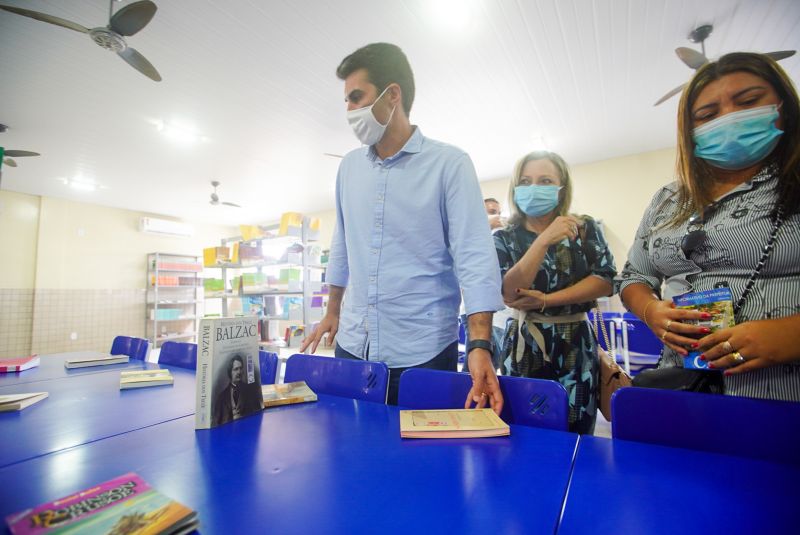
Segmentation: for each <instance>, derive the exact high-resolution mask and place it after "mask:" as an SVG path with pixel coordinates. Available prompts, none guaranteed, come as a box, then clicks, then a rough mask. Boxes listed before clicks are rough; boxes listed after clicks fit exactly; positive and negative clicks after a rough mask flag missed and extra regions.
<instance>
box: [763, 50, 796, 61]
mask: <svg viewBox="0 0 800 535" xmlns="http://www.w3.org/2000/svg"><path fill="white" fill-rule="evenodd" d="M796 53H797V50H779V51H777V52H766V53H765V54H764V55H765V56H769V57H771V58H772V59H774V60H775V61H780V60H782V59H786V58H790V57H792V56H794V55H795V54H796Z"/></svg>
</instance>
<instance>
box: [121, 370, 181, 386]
mask: <svg viewBox="0 0 800 535" xmlns="http://www.w3.org/2000/svg"><path fill="white" fill-rule="evenodd" d="M172 383H173V378H172V374H171V373H170V371H169V370H132V371H124V372H120V375H119V388H120V390H126V389H128V388H145V387H148V386H160V385H171V384H172Z"/></svg>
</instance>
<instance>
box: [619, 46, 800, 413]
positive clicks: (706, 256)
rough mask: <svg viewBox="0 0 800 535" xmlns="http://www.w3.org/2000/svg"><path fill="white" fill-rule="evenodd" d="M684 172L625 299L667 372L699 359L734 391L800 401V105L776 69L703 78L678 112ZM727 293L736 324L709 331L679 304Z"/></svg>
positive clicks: (623, 291) (651, 215)
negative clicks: (658, 343) (693, 355)
mask: <svg viewBox="0 0 800 535" xmlns="http://www.w3.org/2000/svg"><path fill="white" fill-rule="evenodd" d="M677 174H678V180H677V181H676V182H674V183H672V184H669V185H667V186H665V187H663V188H661V190H659V191H658V192H657V193H656V195H655V197H653V200H652V201H651V203H650V206H649V207H648V208H647V211H646V212H645V214H644V217H643V218H642V221H641V224H640V226H639V229H638V231H637V234H636V238H635V242H634V244H633V246H632V247H631V250H630V252H629V255H628V262H627V263H626V265H625V268H624V269H623V270H622V273H621V274H620V276H619V277H618V278H617V280H616V281H615V284H616V288H617V290H618V291H619V292H620V295H621V297H622V300H623V303H624V304H625V306H626V307H627V308H628V309H629V310H631V311H632V312H633V313H635V314H636V315H637V316H639V317H640V318H641V319H642V320H643V321H644V322H645V323H646V324H647V325H648V326H649V327H650V329H651V330H652V331H653V332H654V333H655V334H656V336H658V337H659V338H661V340H662V341H663V342H664V345H665V348H664V351H663V352H662V355H661V360H660V362H659V366H660V367H674V366H683V356H685V355H686V354H687V350H692V351H701V352H703V354H702V355H701V357H700V358H701V359H702V360H705V361H707V362H708V365H709V367H710V368H712V369H719V370H724V382H725V391H726V393H727V394H731V395H741V396H749V397H760V398H771V399H783V400H794V401H800V345H799V344H798V343H797V340H798V334H797V333H798V332H800V233H799V232H798V231H799V230H800V104H799V103H798V97H797V93H796V91H795V89H794V87H793V85H792V82H791V81H790V80H789V78H788V77H787V75H786V73H785V72H784V71H783V69H781V67H780V66H778V64H777V63H776V62H775V61H773V60H772V59H770V58H769V57H767V56H764V55H762V54H753V53H733V54H727V55H725V56H723V57H721V58H720V59H719V60H718V61H716V62H711V63H708V64H706V65H704V66H703V67H701V68H700V69H699V70H698V71H697V73H696V74H695V76H694V78H692V80H691V82H690V83H689V84H688V85H687V87H686V89H685V90H684V92H683V95H682V97H681V101H680V104H679V106H678V163H677ZM662 284H663V286H664V295H663V296H662V295H661V288H662ZM720 287H729V288H730V290H731V294H732V297H733V304H734V310H735V320H736V325H735V326H734V327H730V328H724V329H720V330H718V331H716V332H714V333H712V334H709V329H708V328H705V327H701V326H699V325H696V324H692V323H691V322H692V321H695V320H699V319H702V318H701V315H702V313H701V312H699V311H690V310H682V309H676V308H675V307H674V305H673V303H672V298H673V297H675V296H679V295H682V294H685V293H687V292H700V291H705V290H711V289H714V288H720ZM695 323H696V321H695Z"/></svg>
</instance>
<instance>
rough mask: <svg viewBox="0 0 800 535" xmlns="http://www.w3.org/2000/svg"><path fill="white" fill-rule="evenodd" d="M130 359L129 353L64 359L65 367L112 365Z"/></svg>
mask: <svg viewBox="0 0 800 535" xmlns="http://www.w3.org/2000/svg"><path fill="white" fill-rule="evenodd" d="M129 360H130V357H128V355H101V356H99V357H87V358H79V359H69V360H65V361H64V367H65V368H69V369H72V368H89V367H91V366H110V365H111V364H124V363H126V362H128V361H129Z"/></svg>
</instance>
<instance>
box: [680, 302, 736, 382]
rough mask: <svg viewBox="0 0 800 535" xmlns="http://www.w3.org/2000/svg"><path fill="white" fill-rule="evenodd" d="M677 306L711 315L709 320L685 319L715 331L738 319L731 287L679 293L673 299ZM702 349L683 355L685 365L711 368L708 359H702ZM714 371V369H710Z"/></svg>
mask: <svg viewBox="0 0 800 535" xmlns="http://www.w3.org/2000/svg"><path fill="white" fill-rule="evenodd" d="M672 302H673V303H674V305H675V308H681V309H688V310H699V311H700V312H706V313H708V314H709V315H710V316H711V317H710V318H709V319H707V320H684V322H685V323H690V324H693V325H699V326H701V327H706V328H708V329H710V330H711V332H712V333H713V332H714V331H718V330H719V329H725V328H728V327H733V326H734V325H735V324H736V320H735V319H734V315H733V295H732V294H731V289H730V288H714V289H712V290H705V291H702V292H693V293H686V294H683V295H679V296H677V297H674V298H673V299H672ZM702 353H703V352H702V351H689V354H688V355H686V356H685V357H683V367H684V368H689V369H695V370H709V368H708V361H705V360H700V355H701V354H702ZM709 371H713V370H709Z"/></svg>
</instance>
